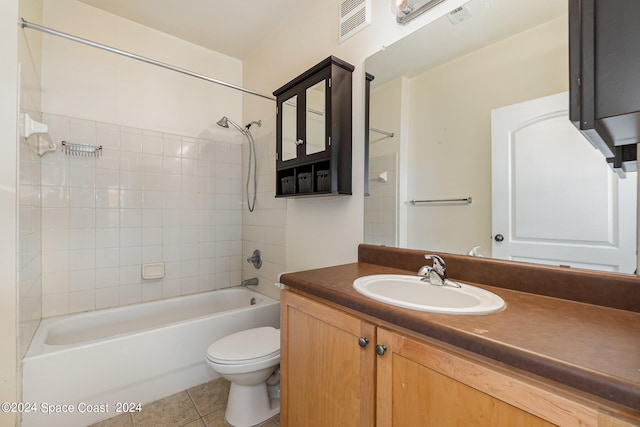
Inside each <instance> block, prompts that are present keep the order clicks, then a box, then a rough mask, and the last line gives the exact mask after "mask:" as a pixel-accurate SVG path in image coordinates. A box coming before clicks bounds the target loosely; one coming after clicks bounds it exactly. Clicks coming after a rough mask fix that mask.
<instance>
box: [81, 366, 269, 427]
mask: <svg viewBox="0 0 640 427" xmlns="http://www.w3.org/2000/svg"><path fill="white" fill-rule="evenodd" d="M228 397H229V382H228V381H227V380H225V379H224V378H218V379H215V380H213V381H210V382H208V383H204V384H201V385H199V386H196V387H193V388H190V389H188V390H185V391H181V392H180V393H176V394H173V395H171V396H168V397H165V398H163V399H160V400H157V401H155V402H151V403H148V404H146V405H143V407H142V411H141V412H136V413H132V414H122V415H119V416H117V417H113V418H109V419H108V420H105V421H101V422H99V423H96V424H92V425H91V426H90V427H228V426H229V424H227V423H226V422H225V420H224V410H225V407H226V404H227V398H228ZM260 426H261V427H278V426H280V417H279V416H277V417H275V418H272V419H270V420H267V421H266V422H264V423H263V424H260Z"/></svg>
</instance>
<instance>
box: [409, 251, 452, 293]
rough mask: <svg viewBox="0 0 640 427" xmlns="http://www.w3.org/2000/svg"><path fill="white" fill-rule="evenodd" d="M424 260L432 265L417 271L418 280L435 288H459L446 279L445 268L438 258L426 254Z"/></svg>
mask: <svg viewBox="0 0 640 427" xmlns="http://www.w3.org/2000/svg"><path fill="white" fill-rule="evenodd" d="M424 259H426V260H431V261H432V265H424V266H422V267H421V268H420V270H418V276H421V279H420V280H422V281H423V282H427V283H430V284H432V285H436V286H447V285H451V286H455V287H458V288H459V287H461V286H460V284H459V283H456V282H453V281H451V280H449V279H448V278H447V266H446V264H445V262H444V260H443V259H442V258H441V257H440V256H438V255H432V254H427V255H425V256H424Z"/></svg>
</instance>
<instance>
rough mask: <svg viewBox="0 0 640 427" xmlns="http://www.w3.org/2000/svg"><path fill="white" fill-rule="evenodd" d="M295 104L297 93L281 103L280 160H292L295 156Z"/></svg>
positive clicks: (296, 137) (296, 138)
mask: <svg viewBox="0 0 640 427" xmlns="http://www.w3.org/2000/svg"><path fill="white" fill-rule="evenodd" d="M297 106H298V96H297V95H294V96H292V97H291V98H289V99H287V100H286V101H284V102H283V103H282V161H287V160H292V159H295V158H296V157H297V150H298V143H297V141H298V132H297V125H296V109H297Z"/></svg>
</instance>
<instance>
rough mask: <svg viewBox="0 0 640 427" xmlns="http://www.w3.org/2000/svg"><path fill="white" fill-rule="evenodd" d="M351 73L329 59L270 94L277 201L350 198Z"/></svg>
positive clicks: (343, 63)
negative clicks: (273, 107) (333, 196)
mask: <svg viewBox="0 0 640 427" xmlns="http://www.w3.org/2000/svg"><path fill="white" fill-rule="evenodd" d="M353 70H354V67H353V66H352V65H351V64H348V63H346V62H344V61H342V60H340V59H338V58H336V57H334V56H330V57H329V58H327V59H325V60H324V61H322V62H320V63H319V64H317V65H316V66H314V67H312V68H311V69H309V70H307V71H306V72H304V73H302V74H301V75H300V76H298V77H296V78H295V79H293V80H291V81H290V82H288V83H287V84H285V85H284V86H282V87H281V88H279V89H277V90H276V91H274V92H273V94H274V95H275V96H276V103H277V110H276V180H277V182H276V197H288V196H312V195H326V194H351V131H352V128H351V121H352V101H351V98H352V73H353Z"/></svg>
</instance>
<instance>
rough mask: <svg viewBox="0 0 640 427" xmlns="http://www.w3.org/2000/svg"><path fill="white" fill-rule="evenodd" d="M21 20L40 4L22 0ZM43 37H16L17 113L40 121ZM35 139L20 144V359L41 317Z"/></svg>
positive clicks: (37, 17)
mask: <svg viewBox="0 0 640 427" xmlns="http://www.w3.org/2000/svg"><path fill="white" fill-rule="evenodd" d="M20 17H22V18H24V19H26V20H28V21H32V22H40V21H41V19H42V2H41V1H40V0H21V2H20ZM41 56H42V35H41V34H40V33H37V32H34V31H29V30H20V31H19V34H18V60H19V63H20V101H19V102H20V108H19V112H20V114H21V115H22V114H24V113H28V114H29V115H30V117H31V118H33V119H35V120H39V121H41V119H42V113H41V93H42V91H41V88H40V75H41V72H42V69H41V65H42V64H41ZM35 138H37V137H36V136H34V137H32V138H31V139H30V140H31V141H26V140H24V139H22V138H21V139H20V143H19V159H20V163H19V192H18V194H19V196H18V203H19V209H18V225H19V232H18V313H19V314H18V319H19V323H20V327H19V330H18V337H19V346H18V347H19V352H18V355H19V357H22V356H23V355H24V354H25V353H26V351H27V348H28V346H29V344H30V342H31V338H32V337H33V334H34V333H35V330H36V328H37V327H38V323H39V322H40V318H41V317H42V216H41V212H42V211H41V202H40V161H41V158H40V157H39V156H38V154H37V148H36V147H35V144H33V143H32V142H36V141H37V139H35Z"/></svg>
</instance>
